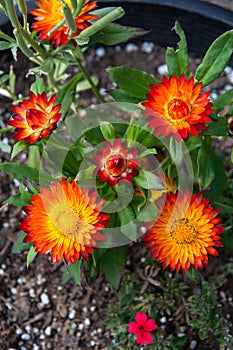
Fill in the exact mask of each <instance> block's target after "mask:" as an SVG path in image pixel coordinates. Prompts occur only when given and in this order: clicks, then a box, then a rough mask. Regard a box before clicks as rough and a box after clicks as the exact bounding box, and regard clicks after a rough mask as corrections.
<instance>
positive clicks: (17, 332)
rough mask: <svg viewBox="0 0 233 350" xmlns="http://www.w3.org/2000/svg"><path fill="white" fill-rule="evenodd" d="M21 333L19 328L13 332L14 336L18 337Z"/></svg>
mask: <svg viewBox="0 0 233 350" xmlns="http://www.w3.org/2000/svg"><path fill="white" fill-rule="evenodd" d="M22 333H23V332H22V331H21V329H19V328H17V329H16V330H15V334H18V335H20V334H22Z"/></svg>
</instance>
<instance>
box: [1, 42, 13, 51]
mask: <svg viewBox="0 0 233 350" xmlns="http://www.w3.org/2000/svg"><path fill="white" fill-rule="evenodd" d="M13 46H14V44H13V43H8V42H7V41H0V50H1V51H4V50H8V49H10V48H11V47H13Z"/></svg>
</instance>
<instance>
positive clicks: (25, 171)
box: [0, 162, 39, 183]
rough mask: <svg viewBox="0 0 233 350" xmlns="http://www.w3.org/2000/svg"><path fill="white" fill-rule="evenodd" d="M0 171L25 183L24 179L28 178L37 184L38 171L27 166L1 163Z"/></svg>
mask: <svg viewBox="0 0 233 350" xmlns="http://www.w3.org/2000/svg"><path fill="white" fill-rule="evenodd" d="M0 171H3V172H5V173H6V174H8V175H10V176H11V177H13V178H14V179H16V180H18V181H20V182H21V181H22V182H23V183H26V179H27V178H29V179H31V180H33V181H35V182H37V183H38V182H39V171H38V170H37V169H34V168H31V167H29V166H26V165H23V164H18V163H9V162H6V163H2V164H0Z"/></svg>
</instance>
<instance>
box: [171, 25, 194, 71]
mask: <svg viewBox="0 0 233 350" xmlns="http://www.w3.org/2000/svg"><path fill="white" fill-rule="evenodd" d="M173 29H174V30H175V32H176V34H178V35H179V37H180V41H179V42H178V48H177V49H176V50H174V49H173V48H172V47H168V48H167V50H166V64H167V67H168V72H169V74H171V75H173V74H176V75H178V76H180V75H181V74H182V73H184V74H185V75H186V76H187V75H188V62H189V57H188V46H187V41H186V37H185V34H184V31H183V29H182V28H181V25H180V23H178V22H176V23H175V26H174V28H173Z"/></svg>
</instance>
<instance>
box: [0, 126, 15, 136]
mask: <svg viewBox="0 0 233 350" xmlns="http://www.w3.org/2000/svg"><path fill="white" fill-rule="evenodd" d="M13 129H14V128H13V126H8V127H7V128H3V129H0V134H4V133H5V132H8V131H11V130H13Z"/></svg>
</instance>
